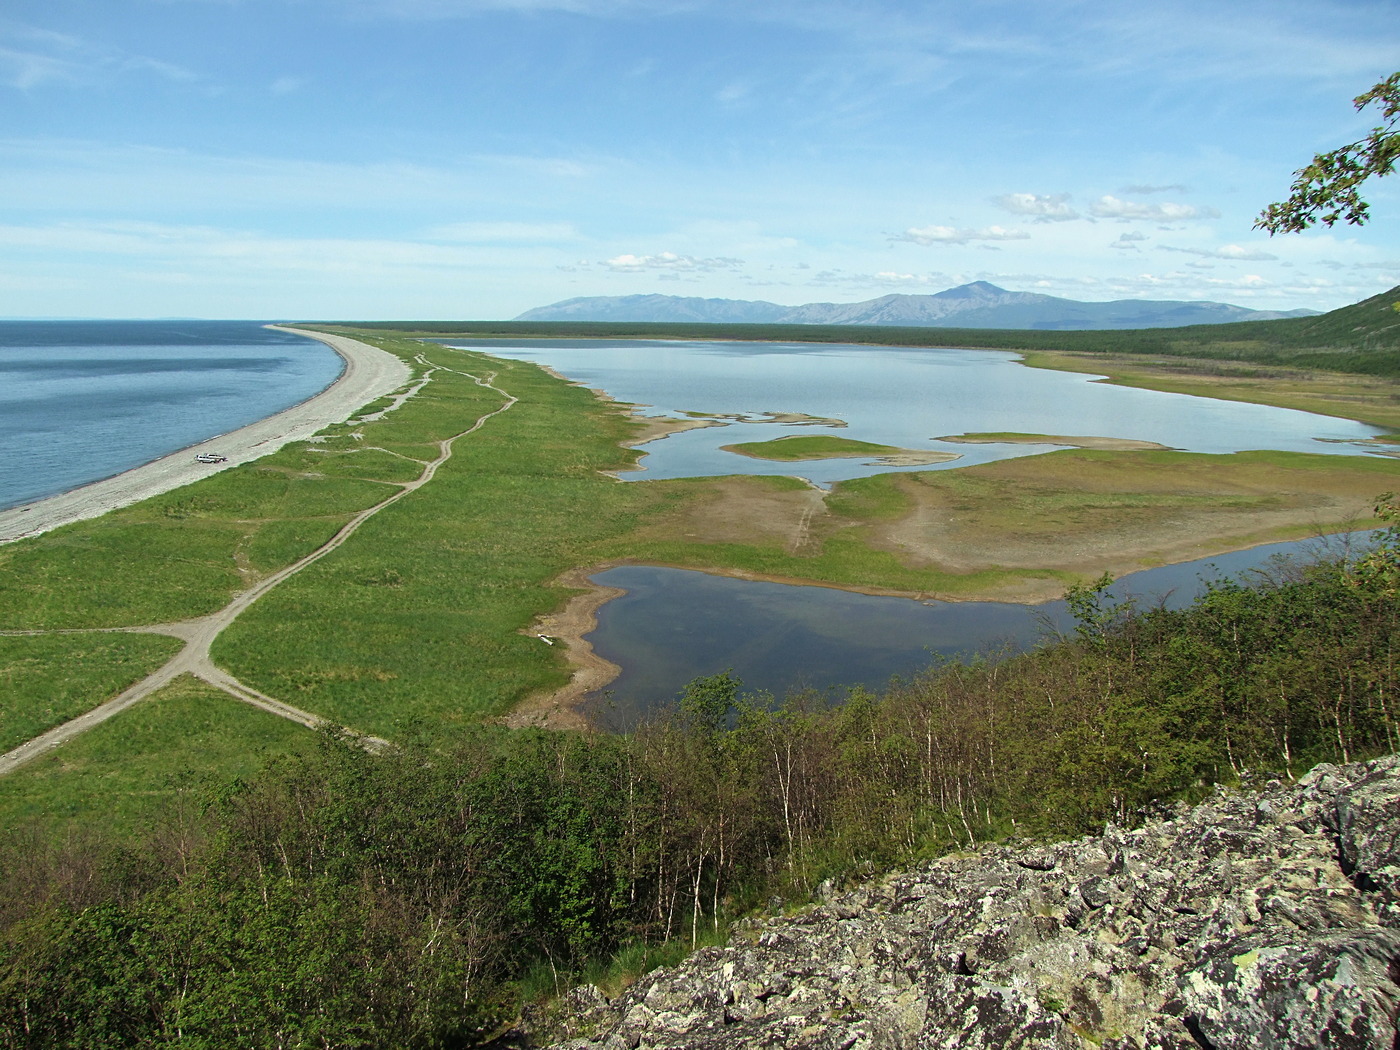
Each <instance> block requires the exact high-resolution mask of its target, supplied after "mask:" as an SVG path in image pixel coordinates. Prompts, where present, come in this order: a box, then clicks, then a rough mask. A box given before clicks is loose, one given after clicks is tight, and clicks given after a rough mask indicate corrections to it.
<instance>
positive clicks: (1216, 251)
mask: <svg viewBox="0 0 1400 1050" xmlns="http://www.w3.org/2000/svg"><path fill="white" fill-rule="evenodd" d="M1157 247H1158V249H1159V250H1161V251H1164V252H1182V253H1184V254H1186V255H1199V256H1200V257H1201V258H1202V259H1229V260H1233V261H1235V262H1273V261H1275V260H1276V259H1278V256H1277V255H1270V254H1269V253H1268V252H1266V251H1263V250H1262V249H1260V248H1241V247H1240V246H1239V245H1238V244H1226V245H1222V246H1221V247H1219V248H1174V247H1172V246H1171V245H1167V244H1159V245H1158V246H1157Z"/></svg>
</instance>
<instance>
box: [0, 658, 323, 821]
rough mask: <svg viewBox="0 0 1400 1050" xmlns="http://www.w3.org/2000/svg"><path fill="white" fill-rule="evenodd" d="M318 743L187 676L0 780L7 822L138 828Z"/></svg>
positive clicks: (0, 810)
mask: <svg viewBox="0 0 1400 1050" xmlns="http://www.w3.org/2000/svg"><path fill="white" fill-rule="evenodd" d="M314 740H315V734H314V733H312V732H310V731H309V730H307V729H306V728H305V727H303V726H300V725H297V724H296V723H295V722H289V721H287V720H286V719H284V718H278V717H276V716H275V715H270V714H268V713H266V712H265V711H260V710H258V709H257V708H255V707H251V706H249V705H248V704H244V703H241V702H239V701H237V700H234V699H232V698H230V697H229V696H228V695H227V694H225V693H223V692H222V691H220V690H217V689H215V688H213V687H212V686H209V685H205V684H204V683H203V682H199V681H196V680H195V679H192V678H180V679H177V680H176V681H175V682H173V683H171V684H170V685H169V686H167V687H166V688H164V689H162V690H161V691H160V692H158V693H156V694H155V695H153V696H151V697H149V698H148V699H146V700H143V701H142V702H141V703H139V704H137V705H136V706H134V707H131V708H129V709H127V710H126V711H123V712H122V713H121V714H119V715H117V716H115V717H113V718H110V719H108V720H107V721H106V722H103V723H102V724H101V725H98V726H96V727H95V728H93V729H90V730H88V731H87V732H86V733H84V734H82V735H81V736H78V737H76V738H74V739H73V740H71V741H69V742H68V743H66V744H64V745H63V746H61V747H59V748H57V749H56V750H54V751H52V752H50V753H48V754H46V755H44V756H43V757H41V758H38V759H35V760H34V761H33V762H30V763H29V764H28V765H25V766H22V767H21V768H19V769H18V770H16V771H15V772H13V773H11V774H9V775H8V776H5V777H0V826H3V827H7V828H14V827H17V826H20V825H28V826H31V827H37V828H39V829H41V831H42V832H43V833H44V834H47V835H51V836H53V837H54V838H58V837H60V836H61V835H63V834H64V833H66V832H67V831H69V830H71V829H74V828H79V827H84V826H87V827H101V828H104V829H105V830H107V831H109V832H113V831H115V832H130V833H135V832H136V831H137V830H138V829H141V828H143V827H149V826H150V825H151V824H153V823H158V822H159V818H162V817H164V816H167V815H168V814H169V810H170V808H171V807H172V806H173V805H175V804H176V803H177V802H178V800H179V799H181V798H182V797H184V796H185V795H186V794H187V793H188V792H189V790H190V789H191V788H195V787H200V788H201V789H202V791H201V793H208V792H211V791H214V790H217V789H221V788H223V787H225V786H227V785H228V784H231V783H233V782H234V781H235V780H236V779H237V778H239V777H247V776H252V775H253V774H254V773H256V772H257V771H258V770H260V769H261V768H262V767H263V765H264V764H265V763H266V762H267V760H268V758H269V757H270V756H272V755H274V754H281V753H285V752H288V751H292V750H296V749H298V748H303V747H308V746H310V745H311V744H312V743H313V742H314Z"/></svg>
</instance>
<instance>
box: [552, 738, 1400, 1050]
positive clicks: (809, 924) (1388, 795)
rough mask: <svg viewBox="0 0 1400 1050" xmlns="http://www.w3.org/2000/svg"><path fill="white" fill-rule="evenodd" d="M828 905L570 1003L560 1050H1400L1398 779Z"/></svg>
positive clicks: (946, 864)
mask: <svg viewBox="0 0 1400 1050" xmlns="http://www.w3.org/2000/svg"><path fill="white" fill-rule="evenodd" d="M820 896H821V898H822V900H821V903H819V904H817V905H814V906H812V907H811V908H808V909H807V910H805V911H804V912H802V913H800V914H798V915H793V916H787V917H776V918H769V919H763V920H760V921H755V922H753V923H751V924H749V925H743V926H740V927H739V928H738V929H737V930H736V932H735V934H734V935H733V937H732V939H731V943H730V945H729V946H728V947H727V948H723V949H719V948H709V949H704V950H702V951H699V952H696V953H695V954H694V955H692V956H691V957H690V958H689V959H687V960H686V961H685V962H684V963H682V964H681V965H680V966H678V967H675V968H674V969H661V970H657V971H654V972H653V973H650V974H648V975H646V976H645V977H643V978H642V979H641V980H639V981H638V982H637V983H636V984H635V985H633V986H632V987H631V988H628V989H627V990H626V991H624V992H623V993H622V994H621V995H619V996H617V997H616V998H615V999H613V1000H611V1001H608V1000H606V999H604V998H603V997H601V996H600V995H599V994H597V993H596V991H595V992H592V993H590V992H582V993H576V994H575V995H574V996H573V997H572V998H571V1000H570V1001H569V1002H568V1003H567V1004H566V1014H567V1016H566V1021H565V1031H566V1034H568V1035H570V1036H572V1037H573V1039H572V1041H570V1042H568V1043H561V1044H558V1045H559V1047H561V1048H563V1047H567V1048H569V1050H659V1048H675V1050H683V1048H684V1050H700V1048H705V1050H728V1048H736V1050H737V1048H740V1047H743V1048H761V1047H775V1048H776V1047H782V1048H791V1050H797V1048H811V1050H827V1048H831V1050H847V1048H858V1050H877V1048H878V1050H885V1048H888V1050H935V1048H940V1050H941V1048H944V1047H968V1048H980V1047H985V1048H989V1050H990V1048H993V1047H995V1048H1010V1047H1024V1048H1028V1050H1029V1048H1036V1050H1069V1048H1079V1047H1083V1048H1086V1050H1087V1048H1089V1047H1101V1048H1103V1050H1200V1048H1201V1047H1203V1046H1204V1047H1208V1048H1215V1050H1232V1048H1236V1047H1240V1048H1245V1047H1247V1048H1249V1050H1264V1048H1273V1047H1278V1048H1291V1047H1299V1048H1302V1047H1314V1046H1326V1047H1337V1048H1349V1047H1357V1048H1360V1047H1368V1048H1369V1047H1376V1048H1378V1050H1379V1048H1382V1047H1384V1048H1385V1050H1392V1048H1393V1047H1394V1045H1395V1044H1396V1041H1397V1037H1396V1014H1397V1010H1400V987H1397V977H1400V932H1397V929H1400V760H1396V759H1386V760H1382V761H1380V762H1376V763H1370V764H1365V763H1357V764H1353V765H1349V766H1340V767H1339V766H1319V767H1318V768H1317V769H1315V770H1314V771H1312V772H1311V773H1309V774H1308V775H1307V776H1305V777H1303V778H1301V779H1300V780H1299V781H1298V782H1297V783H1295V784H1281V783H1278V782H1271V783H1269V784H1268V785H1266V786H1265V787H1264V788H1263V789H1262V790H1261V791H1258V792H1254V793H1232V792H1228V791H1224V790H1221V791H1218V792H1217V793H1216V794H1215V795H1214V796H1213V797H1212V798H1211V799H1209V800H1208V801H1206V802H1205V803H1203V804H1201V805H1199V806H1197V807H1195V808H1194V809H1191V810H1189V811H1188V810H1185V809H1184V808H1183V809H1181V810H1179V811H1177V813H1176V815H1174V816H1173V817H1172V818H1170V819H1165V820H1159V821H1155V822H1152V823H1149V824H1146V825H1144V826H1143V827H1141V828H1137V829H1134V830H1124V829H1120V828H1115V827H1109V828H1107V829H1105V831H1104V833H1103V834H1102V835H1099V836H1093V837H1089V838H1084V839H1080V840H1077V841H1073V842H1061V843H1056V844H1054V845H1037V846H1034V847H1029V846H1027V847H1016V846H996V847H989V848H987V849H984V850H981V851H978V852H976V853H972V854H964V855H958V856H950V857H945V858H942V859H940V860H937V861H934V862H931V863H928V864H925V865H923V866H921V867H919V868H917V869H915V870H912V871H908V872H901V873H897V874H893V875H890V876H887V877H885V878H884V879H882V880H880V881H879V882H877V883H872V884H868V885H865V886H861V887H858V888H856V889H854V890H852V891H850V892H847V893H839V892H836V890H835V888H834V887H830V886H827V887H825V888H824V891H823V893H822V894H821V895H820Z"/></svg>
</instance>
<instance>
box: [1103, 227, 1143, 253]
mask: <svg viewBox="0 0 1400 1050" xmlns="http://www.w3.org/2000/svg"><path fill="white" fill-rule="evenodd" d="M1145 240H1147V234H1145V233H1139V232H1138V231H1137V230H1129V231H1128V232H1127V233H1120V234H1119V235H1118V239H1117V240H1116V241H1114V242H1113V243H1112V244H1110V245H1109V247H1110V248H1117V249H1119V250H1120V251H1128V252H1135V251H1137V250H1138V242H1140V241H1145Z"/></svg>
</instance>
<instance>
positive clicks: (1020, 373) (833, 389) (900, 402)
mask: <svg viewBox="0 0 1400 1050" xmlns="http://www.w3.org/2000/svg"><path fill="white" fill-rule="evenodd" d="M451 345H453V346H463V347H470V348H471V349H474V350H483V351H485V352H486V353H490V354H495V355H497V356H500V357H510V358H516V359H520V360H527V361H534V362H536V363H538V364H543V365H548V366H549V367H551V368H553V369H554V370H555V371H557V372H560V373H561V374H563V375H566V376H568V377H569V378H570V379H572V380H574V381H575V382H578V383H581V384H582V385H584V386H587V387H590V388H594V389H600V390H604V391H606V392H607V393H608V394H609V395H611V396H612V397H614V398H617V399H618V400H620V401H626V402H632V403H635V404H640V405H646V406H649V407H648V408H647V410H646V411H647V412H648V414H652V415H664V416H679V415H681V414H686V413H700V414H706V415H739V416H746V417H759V416H762V415H764V414H765V413H794V414H802V415H806V416H811V417H818V418H822V419H837V420H841V421H843V422H844V423H846V424H847V426H845V427H843V428H835V427H831V426H820V425H811V424H806V425H788V424H777V423H772V422H762V423H760V422H740V423H730V424H729V425H726V426H721V427H714V428H707V429H703V430H692V431H688V432H685V433H681V434H675V435H672V436H671V437H668V438H665V439H663V440H660V441H654V442H651V443H650V444H648V445H646V446H644V451H645V452H646V453H647V455H646V457H645V459H644V460H643V461H642V470H641V471H630V472H625V473H624V474H623V475H622V476H623V477H624V478H629V479H642V478H678V477H702V476H713V475H725V474H795V475H798V476H801V477H804V478H807V479H808V480H811V481H813V482H816V483H817V484H820V485H823V486H826V485H830V484H831V483H832V482H834V481H839V480H843V479H846V478H853V477H863V476H866V475H869V474H880V473H888V472H890V471H891V470H930V469H934V470H936V469H946V468H948V467H962V466H970V465H972V464H975V463H985V462H990V461H992V460H998V459H1008V458H1011V457H1013V456H1027V455H1034V454H1036V453H1039V452H1046V451H1049V450H1050V448H1051V446H1048V445H1020V444H1007V443H997V444H985V445H983V444H978V445H967V444H955V443H950V442H945V441H939V440H937V439H938V438H940V437H946V436H956V435H959V434H965V433H975V432H981V433H988V432H993V433H995V432H1015V433H1022V434H1054V435H1071V436H1089V437H1111V438H1129V439H1135V440H1140V441H1152V442H1156V443H1158V444H1161V445H1166V446H1168V447H1170V448H1178V449H1185V450H1188V451H1192V452H1210V453H1226V452H1239V451H1242V450H1246V449H1280V450H1284V451H1294V452H1318V453H1326V454H1334V455H1365V454H1367V449H1366V448H1365V447H1364V446H1358V445H1355V444H1352V443H1351V442H1355V441H1359V440H1364V439H1365V438H1368V437H1372V436H1374V435H1376V434H1378V433H1380V431H1378V430H1376V429H1375V428H1373V427H1368V426H1365V425H1364V424H1361V423H1353V422H1350V421H1348V420H1342V419H1332V418H1329V417H1327V416H1317V415H1312V414H1310V413H1307V412H1297V411H1293V410H1290V409H1283V408H1271V407H1269V406H1266V405H1248V404H1243V403H1240V402H1235V401H1217V400H1213V399H1211V398H1201V397H1189V396H1186V395H1183V394H1167V393H1162V392H1160V391H1155V390H1135V389H1132V388H1129V387H1119V386H1113V385H1111V384H1108V383H1098V382H1094V381H1093V380H1094V377H1093V376H1086V375H1080V374H1077V373H1071V372H1054V371H1049V370H1047V369H1041V368H1027V367H1026V366H1025V365H1022V364H1020V363H1019V358H1018V356H1017V355H1016V354H1013V353H1008V352H1005V351H999V350H959V349H938V348H933V349H927V348H917V349H916V348H906V347H880V346H840V345H831V346H827V345H815V344H792V343H725V342H662V341H605V340H597V341H565V340H470V341H466V340H453V341H452V342H451ZM797 434H828V435H834V436H840V437H846V438H854V439H856V440H860V441H870V442H876V443H878V444H883V445H893V446H896V447H899V448H909V449H916V450H920V451H943V452H952V453H956V454H957V455H958V456H959V457H960V458H958V459H956V460H952V461H951V462H948V463H943V464H937V465H933V466H929V465H923V466H917V465H916V466H908V467H890V466H888V465H883V464H879V463H871V462H867V461H865V460H863V459H826V460H812V461H805V462H801V463H780V462H771V461H767V460H759V459H752V458H749V457H746V456H740V455H736V454H734V453H731V452H725V451H723V450H722V449H721V447H720V446H722V445H728V444H735V443H739V442H747V441H767V440H771V439H773V438H777V437H784V436H789V435H797Z"/></svg>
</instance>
